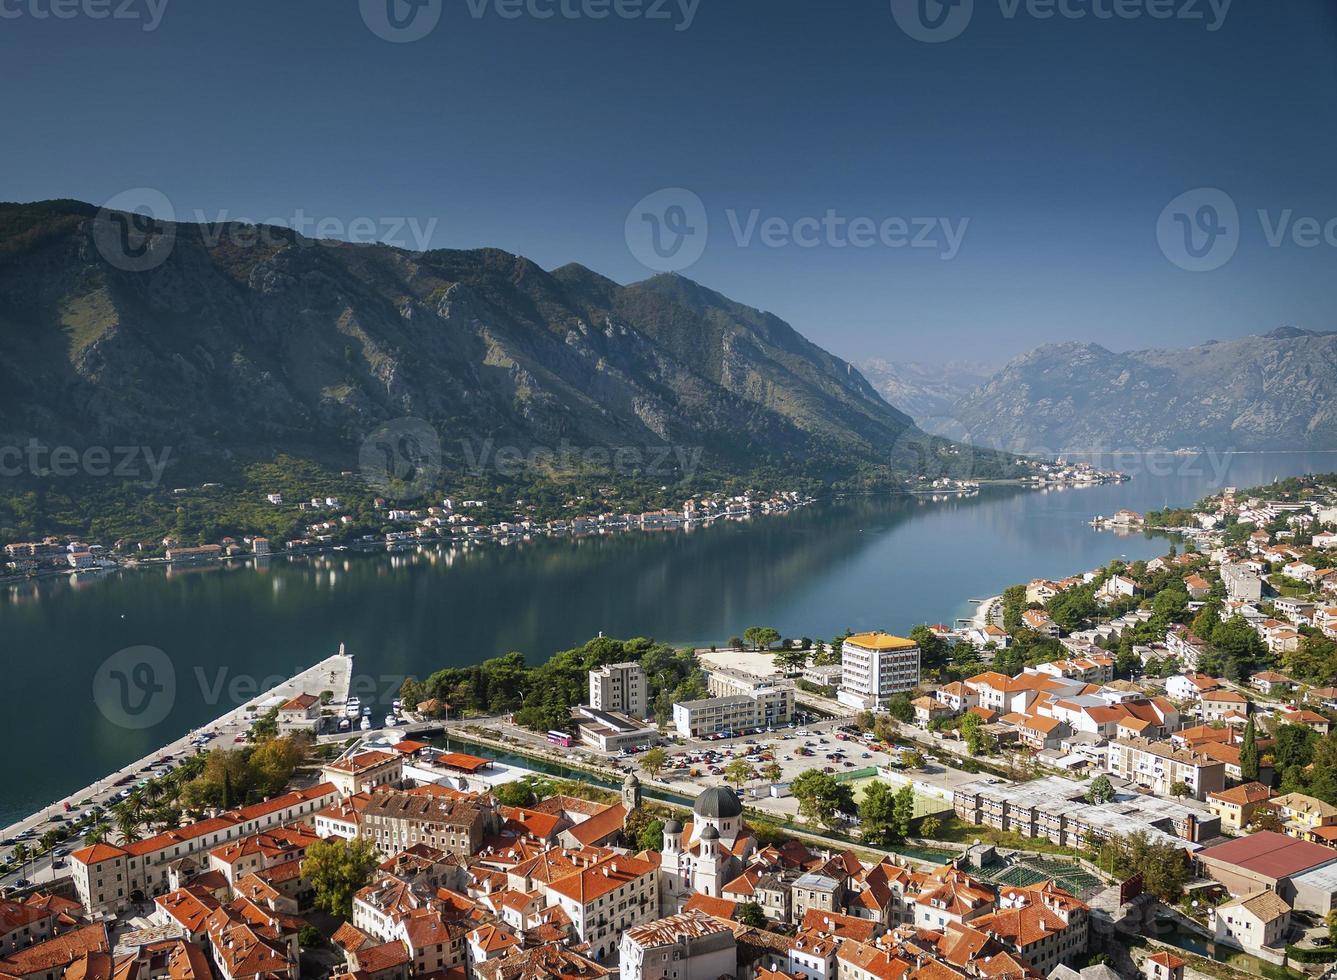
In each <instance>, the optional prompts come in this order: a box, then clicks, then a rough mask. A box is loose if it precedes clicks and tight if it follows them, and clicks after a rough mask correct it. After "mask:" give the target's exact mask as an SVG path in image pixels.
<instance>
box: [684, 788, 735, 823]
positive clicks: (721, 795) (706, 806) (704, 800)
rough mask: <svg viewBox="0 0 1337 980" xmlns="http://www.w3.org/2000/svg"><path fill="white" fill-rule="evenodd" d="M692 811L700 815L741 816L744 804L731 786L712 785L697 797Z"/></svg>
mask: <svg viewBox="0 0 1337 980" xmlns="http://www.w3.org/2000/svg"><path fill="white" fill-rule="evenodd" d="M692 812H693V813H695V814H696V815H697V816H698V817H741V816H742V815H743V804H742V803H740V802H739V801H738V796H737V795H736V794H735V793H734V791H733V790H731V789H730V788H729V787H727V786H712V787H711V788H710V789H708V790H705V791H704V792H702V794H701V795H700V796H698V797H697V798H696V803H695V804H693V805H692Z"/></svg>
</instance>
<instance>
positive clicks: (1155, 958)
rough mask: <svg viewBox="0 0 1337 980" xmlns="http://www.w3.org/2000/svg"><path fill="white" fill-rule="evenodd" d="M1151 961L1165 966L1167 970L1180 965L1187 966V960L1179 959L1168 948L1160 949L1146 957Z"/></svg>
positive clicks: (1174, 968)
mask: <svg viewBox="0 0 1337 980" xmlns="http://www.w3.org/2000/svg"><path fill="white" fill-rule="evenodd" d="M1147 959H1148V960H1150V961H1151V962H1152V963H1155V964H1157V965H1159V966H1163V967H1165V968H1166V969H1167V970H1177V969H1179V968H1180V967H1181V966H1187V965H1188V961H1187V960H1183V959H1180V958H1179V957H1178V956H1176V955H1175V954H1174V953H1171V952H1169V951H1168V950H1161V951H1160V952H1159V953H1152V954H1151V955H1150V956H1148V957H1147Z"/></svg>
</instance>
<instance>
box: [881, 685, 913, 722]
mask: <svg viewBox="0 0 1337 980" xmlns="http://www.w3.org/2000/svg"><path fill="white" fill-rule="evenodd" d="M913 700H914V699H913V698H912V697H910V695H909V693H908V692H906V691H902V692H901V693H899V694H893V695H892V696H891V700H890V701H888V702H887V714H889V715H891V717H893V718H895V719H896V720H897V721H899V722H902V723H909V722H911V721H914V717H915V706H914V705H913V704H912V703H911V702H912V701H913Z"/></svg>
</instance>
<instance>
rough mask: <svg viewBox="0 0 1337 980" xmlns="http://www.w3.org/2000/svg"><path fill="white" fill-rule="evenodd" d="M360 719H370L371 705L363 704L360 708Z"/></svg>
mask: <svg viewBox="0 0 1337 980" xmlns="http://www.w3.org/2000/svg"><path fill="white" fill-rule="evenodd" d="M362 717H363V718H370V717H371V705H369V704H364V705H363V706H362Z"/></svg>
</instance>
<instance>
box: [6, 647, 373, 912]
mask: <svg viewBox="0 0 1337 980" xmlns="http://www.w3.org/2000/svg"><path fill="white" fill-rule="evenodd" d="M352 678H353V657H352V655H350V654H346V653H343V652H342V651H341V652H340V653H336V654H335V655H334V656H332V657H328V658H326V659H325V660H322V661H320V662H319V663H317V664H314V665H312V666H311V667H308V668H307V669H306V670H304V671H302V672H301V673H298V674H295V675H294V676H292V677H290V678H289V679H288V680H286V681H284V682H282V683H281V684H278V685H276V686H274V687H272V688H270V689H269V690H267V691H264V692H263V693H261V694H258V695H256V696H255V697H253V698H250V699H249V700H247V701H246V702H245V703H244V704H240V705H237V706H236V707H232V708H229V709H228V710H227V711H226V712H224V713H223V714H222V715H220V716H219V717H218V718H217V719H215V720H214V721H212V722H210V723H209V724H206V725H201V726H199V727H198V728H193V729H191V730H190V731H188V732H185V733H184V734H182V735H181V736H180V737H179V738H177V739H175V740H173V741H172V742H169V743H168V744H166V745H164V746H162V747H161V748H159V749H158V750H156V751H154V752H151V753H150V754H148V755H146V756H144V757H143V758H142V759H139V760H137V761H135V762H132V763H130V764H128V765H126V766H123V767H122V768H121V769H118V770H117V771H116V772H113V773H110V774H109V775H107V776H104V777H103V778H101V779H99V780H97V781H96V782H95V783H93V784H92V785H91V786H85V787H84V788H83V789H80V790H77V791H75V792H73V793H70V794H69V795H68V796H65V797H63V798H62V799H59V800H56V801H54V802H53V803H51V804H50V805H49V806H47V807H45V808H44V809H42V810H40V811H39V812H37V813H33V814H30V815H29V816H27V817H25V818H24V819H22V820H20V821H18V822H17V823H14V824H11V825H10V826H8V827H6V828H5V829H4V830H2V831H0V838H3V840H4V841H6V842H7V843H6V844H5V845H4V849H3V850H4V853H6V854H7V853H8V852H9V851H10V850H12V849H13V847H14V844H15V842H16V840H18V839H22V838H23V837H24V835H25V834H26V835H29V836H28V837H27V840H26V843H27V844H28V846H29V848H30V849H31V848H32V847H33V846H34V844H35V842H36V838H37V837H40V836H41V835H42V834H43V833H45V832H46V831H48V830H51V829H53V828H55V827H57V826H60V825H62V824H63V823H64V822H66V821H71V820H76V819H78V817H79V816H80V814H82V813H83V812H84V811H85V810H87V809H88V808H90V807H93V806H97V807H100V808H102V809H103V810H105V809H107V808H108V807H110V806H112V805H113V804H115V803H116V802H117V800H118V799H119V798H120V796H121V794H122V793H123V792H125V791H126V790H128V789H129V788H132V787H133V786H134V784H135V783H136V782H138V781H140V780H142V779H147V778H148V777H149V776H151V775H153V774H154V773H156V772H159V771H160V770H162V768H163V767H164V766H166V765H175V764H177V763H179V762H180V761H181V760H182V759H184V758H186V757H188V756H191V755H195V754H196V753H197V752H207V751H209V750H210V749H235V748H238V747H239V745H240V742H239V736H242V735H244V734H245V733H246V732H247V731H248V730H249V729H250V727H251V723H252V722H253V721H255V719H256V718H258V717H259V716H260V714H261V713H262V712H263V710H266V709H267V708H268V706H269V705H271V704H274V703H281V702H282V701H286V700H288V699H289V698H291V697H293V696H295V695H297V694H302V693H311V694H316V693H319V692H321V691H332V692H333V694H334V697H333V701H334V703H342V702H343V701H345V700H346V699H347V697H348V689H349V685H350V684H351V682H352ZM206 732H208V733H210V737H209V739H208V740H207V741H204V742H201V743H200V744H199V745H198V746H196V745H195V744H193V743H192V741H191V740H192V739H193V738H194V737H195V736H196V735H200V734H203V733H206ZM67 804H68V806H69V809H68V810H67V809H66V805H67ZM81 846H83V845H82V841H81V840H80V839H79V838H77V837H71V839H70V840H67V841H65V842H64V843H63V844H62V845H61V846H60V847H58V848H57V849H56V851H57V852H59V851H67V850H72V849H77V848H79V847H81ZM53 856H54V857H56V858H60V857H63V855H61V854H58V853H56V852H53V853H52V854H48V855H44V856H43V857H42V858H40V859H38V860H36V861H34V862H33V863H32V864H31V865H29V871H28V877H29V878H30V879H31V880H32V881H34V882H40V881H44V880H50V879H51V878H53V877H57V875H56V874H55V873H54V872H55V871H58V870H59V869H58V868H56V869H53V868H52V866H51V861H52V858H53ZM16 877H17V876H16V875H10V876H7V877H6V880H4V881H0V885H11V884H13V881H12V880H11V879H14V878H16Z"/></svg>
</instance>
